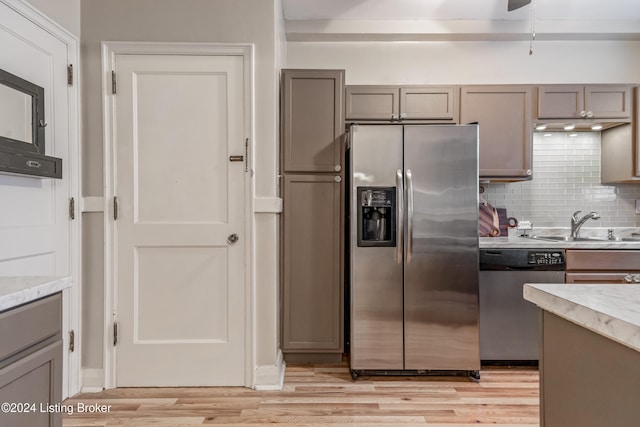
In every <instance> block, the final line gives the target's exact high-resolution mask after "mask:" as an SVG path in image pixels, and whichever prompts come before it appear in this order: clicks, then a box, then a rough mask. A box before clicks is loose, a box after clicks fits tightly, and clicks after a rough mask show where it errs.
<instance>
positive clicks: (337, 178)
mask: <svg viewBox="0 0 640 427" xmlns="http://www.w3.org/2000/svg"><path fill="white" fill-rule="evenodd" d="M333 180H334V181H335V182H342V178H341V177H339V176H336V177H334V178H333Z"/></svg>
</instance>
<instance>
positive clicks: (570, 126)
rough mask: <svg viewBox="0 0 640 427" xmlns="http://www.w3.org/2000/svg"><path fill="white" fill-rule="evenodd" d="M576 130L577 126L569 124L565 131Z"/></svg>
mask: <svg viewBox="0 0 640 427" xmlns="http://www.w3.org/2000/svg"><path fill="white" fill-rule="evenodd" d="M575 128H576V125H574V124H573V123H572V124H568V125H564V130H574V129H575Z"/></svg>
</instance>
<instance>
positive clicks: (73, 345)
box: [69, 330, 76, 353]
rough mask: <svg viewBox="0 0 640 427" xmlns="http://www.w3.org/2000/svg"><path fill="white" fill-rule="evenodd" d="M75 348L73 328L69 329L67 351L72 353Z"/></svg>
mask: <svg viewBox="0 0 640 427" xmlns="http://www.w3.org/2000/svg"><path fill="white" fill-rule="evenodd" d="M75 349H76V332H75V331H74V330H71V331H69V351H70V352H72V353H73V351H74V350H75Z"/></svg>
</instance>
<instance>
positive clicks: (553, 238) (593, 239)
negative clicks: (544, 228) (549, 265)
mask: <svg viewBox="0 0 640 427" xmlns="http://www.w3.org/2000/svg"><path fill="white" fill-rule="evenodd" d="M529 238H530V239H536V240H549V241H553V242H608V241H609V239H607V238H604V237H589V236H585V237H576V238H573V237H570V236H544V235H539V234H534V235H533V236H529ZM622 239H627V238H621V240H622ZM629 241H638V242H640V239H633V240H629Z"/></svg>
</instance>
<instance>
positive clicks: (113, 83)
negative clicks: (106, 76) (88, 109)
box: [111, 71, 117, 95]
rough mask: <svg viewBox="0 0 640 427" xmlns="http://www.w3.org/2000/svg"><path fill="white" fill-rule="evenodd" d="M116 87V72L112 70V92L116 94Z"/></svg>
mask: <svg viewBox="0 0 640 427" xmlns="http://www.w3.org/2000/svg"><path fill="white" fill-rule="evenodd" d="M116 89H117V86H116V72H115V71H112V72H111V93H112V94H114V95H115V94H116Z"/></svg>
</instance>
